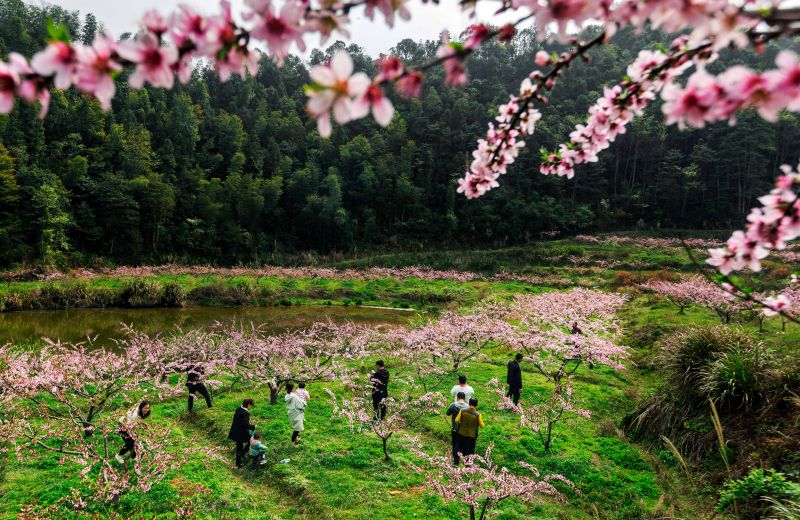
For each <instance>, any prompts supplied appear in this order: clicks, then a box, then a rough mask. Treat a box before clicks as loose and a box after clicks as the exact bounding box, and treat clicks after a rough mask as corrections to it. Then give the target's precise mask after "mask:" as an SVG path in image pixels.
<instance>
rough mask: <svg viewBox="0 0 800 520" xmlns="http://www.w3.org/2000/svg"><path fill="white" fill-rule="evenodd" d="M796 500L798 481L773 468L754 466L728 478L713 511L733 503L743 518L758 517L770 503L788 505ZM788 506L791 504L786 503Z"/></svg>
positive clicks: (798, 494)
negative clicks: (755, 467) (754, 467)
mask: <svg viewBox="0 0 800 520" xmlns="http://www.w3.org/2000/svg"><path fill="white" fill-rule="evenodd" d="M798 501H800V484H798V483H796V482H792V481H790V480H788V479H787V478H786V475H784V474H783V473H780V472H778V471H775V470H774V469H767V470H766V471H765V470H763V469H760V468H758V469H754V470H752V471H751V472H750V473H749V474H748V475H747V476H745V477H742V478H740V479H737V480H729V481H727V482H725V485H724V486H723V488H722V491H721V492H720V497H719V502H718V503H717V512H722V511H724V510H726V509H727V508H729V507H730V506H731V505H733V503H734V502H735V503H736V504H737V506H738V508H739V513H740V514H741V515H743V516H744V517H746V518H760V517H762V516H763V515H764V514H766V513H767V512H768V510H769V507H770V504H775V503H778V504H791V503H793V502H795V503H796V502H798ZM790 507H791V506H790Z"/></svg>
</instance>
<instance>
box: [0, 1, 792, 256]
mask: <svg viewBox="0 0 800 520" xmlns="http://www.w3.org/2000/svg"><path fill="white" fill-rule="evenodd" d="M48 20H53V21H55V22H56V23H62V24H64V25H65V26H66V27H67V28H68V30H69V32H70V34H71V35H72V38H74V39H80V40H82V41H85V42H88V41H91V40H92V39H93V38H94V35H95V34H96V33H97V32H98V31H100V30H102V28H101V26H100V24H99V23H98V21H97V20H96V18H95V17H94V16H93V15H92V14H91V13H77V12H72V11H67V10H64V9H62V8H60V7H56V6H47V5H44V6H33V5H28V4H26V3H24V2H22V1H21V0H5V1H3V2H0V52H2V53H3V55H4V56H6V55H7V53H8V52H9V51H11V50H21V51H23V52H27V53H28V54H29V55H30V54H32V53H33V52H34V51H36V50H37V49H39V48H40V46H41V45H42V44H43V42H44V41H45V40H46V39H47V24H48ZM130 37H132V35H129V34H125V35H121V38H130ZM665 38H667V37H665V36H664V35H661V34H658V33H655V32H648V31H644V32H642V33H641V34H635V33H634V32H623V33H621V34H618V35H617V36H615V38H614V39H613V41H612V42H611V44H609V45H605V46H603V47H601V48H599V49H595V50H593V51H592V53H591V61H590V62H589V63H581V64H579V65H578V66H577V70H574V71H571V73H570V79H569V81H566V82H564V84H563V85H561V87H560V88H559V89H557V92H556V93H555V94H554V96H553V97H552V99H551V100H550V103H549V105H548V106H547V107H545V108H544V110H543V112H544V118H543V120H542V121H541V122H540V124H539V125H538V127H537V129H536V134H535V136H534V137H533V138H532V139H530V140H529V142H528V145H527V147H526V148H525V150H524V151H523V153H522V155H521V157H520V160H519V161H518V162H517V163H516V164H514V165H513V167H512V168H511V169H510V172H509V174H508V175H507V176H506V177H507V178H506V179H505V180H504V186H503V188H502V189H498V190H493V191H492V192H491V193H490V194H489V195H488V196H486V197H484V198H482V199H481V200H479V201H472V202H468V201H467V200H466V199H464V198H463V197H461V196H460V195H458V194H456V191H455V187H456V180H457V178H458V177H459V176H461V175H462V174H463V172H464V169H465V168H466V166H467V165H468V162H469V160H470V153H471V150H472V149H473V147H474V145H475V140H476V139H477V138H478V137H480V136H481V134H482V133H483V132H484V131H485V126H486V123H487V122H488V121H489V120H491V118H492V117H493V115H494V112H495V110H496V106H497V105H498V104H499V103H502V102H504V101H505V100H506V99H507V96H508V93H509V92H511V91H513V90H514V89H516V88H517V82H518V78H521V77H524V76H525V74H526V73H527V72H528V71H529V70H530V68H531V66H532V63H533V56H534V54H535V53H536V52H537V51H538V50H540V49H541V48H542V44H541V42H539V41H538V40H537V38H536V34H534V33H532V32H531V31H530V30H528V31H523V32H521V33H520V34H519V35H518V36H517V37H516V39H515V40H514V42H513V43H512V44H510V45H506V46H503V45H499V44H496V43H495V44H489V45H486V46H484V47H483V48H482V49H481V50H480V51H479V52H477V53H476V54H475V55H474V56H473V57H472V58H471V59H470V60H469V62H468V72H469V75H470V77H471V81H470V83H469V86H467V87H465V88H460V89H452V88H448V87H445V86H444V85H443V82H442V72H441V71H440V70H436V71H432V72H431V73H430V74H429V77H428V79H427V81H426V83H425V85H426V86H425V88H424V90H423V95H422V96H421V98H420V99H414V100H405V99H403V98H400V97H398V96H393V97H392V101H393V102H394V103H395V104H396V106H397V107H398V111H397V113H396V115H395V118H394V120H393V122H392V123H391V125H390V126H389V127H388V128H387V129H381V128H380V127H378V126H377V125H376V124H375V123H373V122H372V121H361V122H358V123H355V124H351V125H348V126H347V127H346V128H342V127H336V128H335V130H334V134H333V136H332V138H331V139H329V140H324V139H321V138H320V137H319V135H318V134H317V133H316V130H315V125H314V122H313V121H311V120H310V119H309V117H308V116H307V114H306V113H305V108H304V104H305V95H304V92H303V86H304V85H305V84H306V83H308V81H309V79H308V68H309V66H310V65H312V64H316V63H320V62H322V61H324V60H326V59H327V58H328V57H329V56H330V55H331V54H332V52H333V51H334V50H335V49H337V48H339V47H343V46H344V44H343V43H341V42H336V43H335V44H333V45H332V46H330V47H329V48H327V49H326V50H325V51H324V52H323V51H320V50H314V51H312V53H311V55H310V60H303V59H301V58H298V57H290V58H289V59H288V60H287V61H286V64H285V66H284V67H282V68H278V67H277V66H275V65H274V64H273V63H272V62H270V61H269V60H268V59H267V58H264V59H263V60H262V63H261V69H260V72H259V73H258V75H257V76H256V77H249V78H247V79H244V80H243V79H240V78H238V77H234V78H233V79H231V80H230V81H228V82H227V83H221V82H220V81H219V79H218V77H216V76H215V75H214V74H213V72H212V71H210V70H206V69H205V68H203V66H202V64H201V65H200V66H198V68H197V70H196V71H195V72H194V74H193V77H192V80H191V81H190V82H189V83H188V84H187V85H185V86H183V85H182V86H178V87H177V88H175V89H174V90H172V91H165V90H163V89H156V88H146V89H143V90H139V91H137V90H133V89H131V88H130V87H129V86H128V85H127V83H126V74H125V73H123V74H122V75H120V77H119V78H118V80H117V89H118V92H119V94H118V95H117V97H116V98H115V100H114V105H113V110H112V111H111V112H109V113H106V112H103V111H102V109H101V108H100V106H99V105H98V104H97V103H96V102H95V101H92V100H89V99H88V98H86V97H84V96H83V95H81V94H80V93H78V92H77V91H74V90H70V91H66V92H61V91H56V92H54V93H53V101H52V105H51V110H50V115H49V116H48V117H47V119H46V120H40V119H39V118H38V117H37V109H36V108H35V107H30V106H26V105H24V104H21V103H18V106H17V107H16V108H15V110H14V111H13V113H11V114H10V115H9V116H3V117H1V118H0V243H2V244H3V246H4V247H2V248H1V249H0V266H3V267H12V266H19V265H39V264H44V265H48V266H61V267H65V266H79V265H97V264H103V263H107V262H111V263H122V264H138V263H160V262H180V263H198V262H204V263H214V264H220V265H233V264H257V263H264V262H268V261H274V260H275V255H276V254H280V253H285V252H297V251H317V252H321V253H331V252H342V253H345V254H353V253H358V252H360V251H364V250H391V249H397V250H399V249H402V250H413V249H419V248H423V247H427V246H430V245H436V246H443V245H454V244H462V245H463V244H471V245H473V246H478V245H486V246H498V247H499V246H506V245H512V244H521V243H527V242H530V241H532V240H536V239H538V238H539V237H540V234H541V233H543V232H550V231H560V232H561V233H562V234H571V233H578V232H585V231H607V230H621V229H636V228H645V229H663V228H693V229H727V228H731V227H734V226H737V225H738V224H739V223H741V222H743V220H744V216H745V214H746V213H747V211H748V209H749V208H750V207H751V206H752V205H753V203H754V199H755V198H756V197H757V196H758V195H760V194H763V193H765V192H766V191H768V190H769V188H770V186H771V184H772V182H773V179H774V176H775V175H776V172H777V167H778V165H780V164H783V163H792V164H793V163H795V162H796V161H797V159H798V151H797V148H796V147H792V146H791V144H792V143H796V142H797V140H798V137H800V124H799V123H798V118H797V116H796V115H795V114H788V113H787V114H784V115H783V116H782V118H781V121H780V122H779V124H777V125H771V124H769V123H768V122H766V121H764V120H762V119H761V118H760V117H758V116H757V115H756V114H754V113H744V114H742V116H741V117H740V118H739V121H738V124H737V125H736V126H735V127H729V126H728V125H727V124H720V125H716V126H714V127H712V128H710V129H705V130H700V131H679V130H678V129H677V128H675V127H674V126H673V127H666V126H665V125H664V123H663V117H662V114H661V111H660V108H659V106H658V104H656V106H654V107H652V108H651V110H650V111H649V112H648V113H647V115H646V116H645V117H643V118H641V119H637V120H636V121H635V122H634V123H633V124H632V125H631V127H630V129H629V131H628V132H627V134H626V135H624V136H621V137H620V138H619V139H618V140H617V142H616V143H615V144H614V146H613V147H612V149H611V151H610V153H606V154H603V155H602V156H601V158H600V161H599V162H597V163H594V164H592V165H590V166H589V167H585V168H583V169H582V170H581V171H579V174H578V175H576V177H575V178H574V179H572V180H566V179H560V178H548V177H544V176H542V175H540V174H539V173H538V165H539V150H540V149H541V148H542V147H545V148H549V149H552V148H554V147H555V146H557V144H558V143H559V142H561V141H563V140H564V139H566V138H567V136H568V134H569V132H570V131H571V128H572V127H573V126H574V125H575V124H576V123H580V122H581V121H582V120H584V119H585V117H586V116H585V114H586V110H587V108H588V107H589V106H590V105H591V104H592V102H593V101H594V100H595V99H596V98H597V97H598V96H599V95H600V93H601V89H602V85H603V84H609V83H611V82H614V81H617V80H619V79H620V78H622V77H624V76H625V67H626V64H628V63H630V62H631V61H632V59H633V58H634V57H635V56H634V53H635V52H637V51H636V49H640V48H643V47H645V48H646V47H648V46H649V47H654V46H656V45H657V44H656V43H655V42H658V41H669V40H668V39H666V40H665ZM794 44H795V45H797V42H795V43H794ZM437 46H438V43H437V42H435V41H427V42H414V41H411V40H408V39H406V40H403V41H400V42H398V43H397V44H396V45H395V46H394V48H393V52H395V53H397V54H398V55H399V56H400V57H401V58H402V59H403V60H404V61H406V62H408V63H410V64H415V63H420V62H423V61H425V60H427V59H430V58H431V57H432V56H433V55H435V52H436V48H437ZM347 50H348V51H349V52H350V53H351V54H353V55H354V56H355V61H356V66H357V68H359V69H362V70H366V71H368V72H372V69H373V63H372V60H373V58H375V56H367V55H366V54H364V53H363V51H361V49H360V48H359V47H357V46H355V45H350V46H348V47H347ZM777 51H778V47H777V45H772V46H768V47H767V48H766V49H765V50H764V52H763V53H762V54H761V55H760V56H757V55H750V54H746V55H744V56H742V55H737V56H735V57H732V56H726V55H723V56H722V57H721V58H720V60H719V61H718V62H717V63H714V64H713V65H712V67H719V68H720V69H721V68H722V67H723V66H730V65H731V64H734V63H735V62H736V61H735V60H738V61H746V62H748V63H746V64H747V65H748V66H751V67H754V68H756V69H763V68H765V67H767V66H769V65H770V64H772V63H773V62H774V57H775V54H776V53H777Z"/></svg>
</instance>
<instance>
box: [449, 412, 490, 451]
mask: <svg viewBox="0 0 800 520" xmlns="http://www.w3.org/2000/svg"><path fill="white" fill-rule="evenodd" d="M477 408H478V400H477V399H475V398H474V397H473V398H472V399H470V400H469V408H464V409H463V410H461V411H460V412H458V415H457V416H456V424H458V452H459V453H460V454H461V455H462V456H464V457H467V456H469V455H475V442H476V441H477V439H478V430H479V429H480V428H486V424H484V422H483V416H482V415H481V414H479V413H478V410H477Z"/></svg>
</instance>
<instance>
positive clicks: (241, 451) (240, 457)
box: [236, 441, 250, 468]
mask: <svg viewBox="0 0 800 520" xmlns="http://www.w3.org/2000/svg"><path fill="white" fill-rule="evenodd" d="M249 449H250V441H236V467H237V468H241V467H242V466H244V458H245V457H246V456H247V450H249Z"/></svg>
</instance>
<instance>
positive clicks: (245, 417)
mask: <svg viewBox="0 0 800 520" xmlns="http://www.w3.org/2000/svg"><path fill="white" fill-rule="evenodd" d="M253 406H255V402H254V401H253V400H252V399H245V400H244V401H242V406H240V407H239V408H237V409H236V413H234V414H233V423H232V424H231V431H230V433H228V438H229V439H230V440H232V441H236V467H237V468H241V467H243V466H244V461H243V460H242V459H243V458H244V456H245V455H247V449H248V447H249V445H250V432H251V431H253V430H255V429H256V427H255V425H253V424H250V409H251V408H253Z"/></svg>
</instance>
